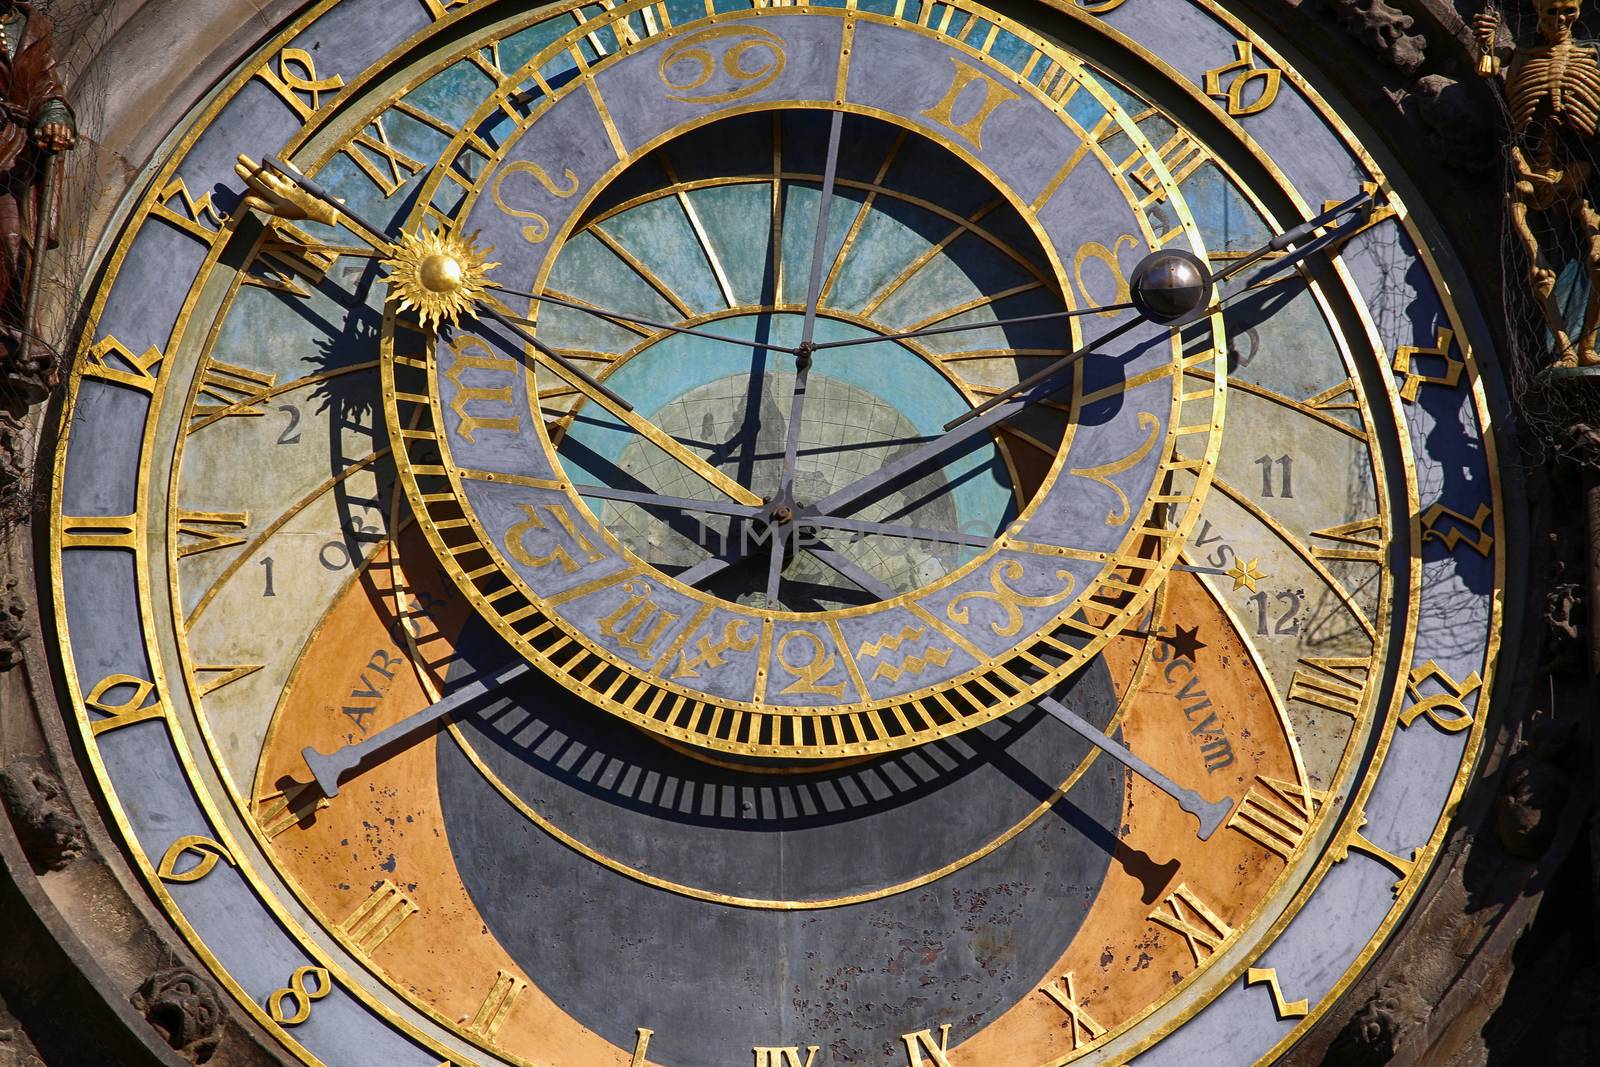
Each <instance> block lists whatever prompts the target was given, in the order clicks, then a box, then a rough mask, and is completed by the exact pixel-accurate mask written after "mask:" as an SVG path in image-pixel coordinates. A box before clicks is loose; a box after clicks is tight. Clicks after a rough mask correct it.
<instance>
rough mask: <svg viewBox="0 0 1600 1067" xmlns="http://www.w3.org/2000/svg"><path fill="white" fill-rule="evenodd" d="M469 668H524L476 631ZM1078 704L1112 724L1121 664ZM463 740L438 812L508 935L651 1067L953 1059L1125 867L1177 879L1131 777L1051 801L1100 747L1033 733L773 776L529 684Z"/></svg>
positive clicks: (547, 982) (1004, 724) (1080, 682)
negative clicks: (923, 1035)
mask: <svg viewBox="0 0 1600 1067" xmlns="http://www.w3.org/2000/svg"><path fill="white" fill-rule="evenodd" d="M460 651H461V653H462V658H461V660H460V661H459V662H458V663H457V665H456V667H455V669H454V670H453V671H452V677H453V678H456V679H459V678H461V677H465V676H468V675H470V674H474V673H476V672H477V671H478V670H479V669H482V668H485V667H489V666H492V665H493V664H494V663H496V662H498V661H500V660H501V659H503V657H504V656H505V655H506V654H507V653H506V652H505V650H504V649H503V648H500V647H498V646H497V644H496V643H495V642H494V641H493V640H492V639H491V638H489V637H487V636H485V635H484V634H483V633H482V632H476V633H475V632H473V631H470V630H469V632H468V633H467V634H466V635H464V640H463V642H462V645H461V646H460ZM1063 699H1064V700H1065V701H1066V702H1068V703H1069V704H1071V705H1072V706H1073V707H1075V708H1076V709H1077V710H1079V711H1080V712H1081V713H1082V714H1084V715H1085V716H1086V717H1088V718H1089V719H1091V720H1092V721H1094V722H1095V723H1096V724H1097V725H1101V726H1104V725H1105V724H1106V723H1107V722H1109V720H1110V718H1111V716H1112V714H1113V711H1114V704H1115V701H1114V698H1113V694H1112V687H1111V680H1110V677H1109V674H1108V673H1107V671H1106V669H1105V667H1104V666H1103V665H1102V664H1098V663H1097V664H1096V665H1094V666H1093V667H1091V668H1090V669H1089V670H1088V671H1086V672H1084V673H1083V674H1081V675H1079V677H1078V678H1077V680H1076V681H1075V682H1074V683H1073V685H1072V686H1071V689H1070V691H1068V692H1066V693H1064V694H1063ZM459 733H460V737H461V739H462V741H463V743H464V745H465V748H464V747H463V745H462V744H456V743H450V742H444V743H441V744H440V746H439V783H440V793H441V799H442V802H443V807H444V812H445V817H446V822H447V825H448V827H449V833H450V841H451V847H452V850H453V854H454V856H455V858H456V863H457V866H458V867H459V868H460V872H461V875H462V878H463V881H464V883H465V885H466V886H467V888H468V891H469V892H470V893H471V895H472V897H473V900H474V903H475V904H476V905H477V907H478V909H479V911H480V912H481V914H482V916H483V919H484V921H485V922H486V923H487V924H488V926H489V929H490V932H491V933H493V934H494V936H495V937H496V938H497V939H498V940H499V941H500V943H501V944H502V945H504V946H505V948H506V949H507V950H508V951H509V952H510V953H511V954H512V956H514V957H515V958H516V959H517V960H518V961H519V963H521V965H522V966H523V967H524V968H525V969H526V971H527V972H528V974H529V975H530V977H532V978H533V980H534V981H535V982H536V983H537V984H538V985H539V986H540V987H541V988H542V989H543V990H544V991H545V992H546V993H547V994H549V995H550V996H551V997H552V998H553V999H554V1000H555V1001H556V1002H557V1003H558V1004H560V1005H561V1006H562V1007H563V1008H564V1009H565V1010H566V1011H568V1012H569V1013H571V1014H572V1015H573V1016H574V1017H575V1018H576V1019H578V1020H579V1021H580V1022H581V1023H583V1024H584V1025H585V1026H588V1027H590V1028H592V1029H594V1030H595V1031H596V1032H598V1033H600V1034H602V1035H603V1036H605V1037H606V1038H607V1039H608V1040H610V1041H612V1042H614V1043H616V1044H618V1045H619V1046H623V1047H629V1048H631V1047H632V1044H633V1038H634V1027H636V1026H642V1027H648V1028H650V1029H653V1030H655V1031H656V1035H655V1037H654V1038H653V1039H652V1043H651V1046H650V1059H651V1060H652V1061H653V1062H660V1063H664V1064H672V1065H683V1067H690V1065H696V1067H697V1065H699V1064H702V1063H704V1062H707V1057H708V1056H713V1055H714V1056H715V1059H716V1061H717V1062H723V1061H726V1062H737V1060H738V1059H739V1058H742V1057H743V1056H747V1055H749V1051H748V1050H749V1049H751V1048H752V1047H755V1046H764V1045H775V1044H796V1043H798V1044H802V1045H806V1044H816V1045H820V1046H822V1047H823V1050H824V1051H823V1052H822V1053H819V1058H818V1061H817V1062H818V1063H838V1064H847V1063H876V1062H880V1061H881V1060H882V1059H883V1057H884V1056H886V1055H889V1054H890V1053H892V1052H893V1049H894V1048H896V1047H900V1043H899V1035H901V1034H904V1033H907V1032H910V1031H912V1030H915V1029H921V1028H922V1027H923V1026H924V1025H930V1024H933V1023H937V1022H939V1021H951V1020H953V1019H959V1020H961V1022H960V1023H959V1025H957V1027H956V1030H955V1031H954V1032H953V1034H952V1041H955V1040H959V1039H960V1037H961V1036H963V1035H965V1034H970V1033H972V1032H974V1031H975V1030H976V1029H978V1028H980V1027H981V1026H983V1025H984V1024H985V1023H986V1022H988V1021H990V1020H992V1019H993V1018H995V1017H997V1016H998V1015H999V1014H1000V1013H1001V1012H1003V1011H1004V1010H1005V1009H1006V1008H1008V1007H1010V1006H1011V1005H1012V1004H1013V1003H1015V1002H1016V1001H1018V1000H1020V999H1022V998H1023V997H1025V996H1027V995H1028V994H1029V993H1030V992H1031V991H1032V990H1033V989H1035V988H1036V987H1037V983H1038V982H1039V981H1040V980H1041V979H1042V978H1044V976H1045V975H1046V973H1047V971H1048V969H1049V968H1050V967H1051V965H1052V964H1053V963H1054V962H1055V961H1056V960H1057V959H1058V958H1059V957H1060V956H1061V954H1062V952H1063V951H1064V950H1065V948H1066V946H1067V944H1068V943H1069V942H1070V941H1071V940H1072V937H1073V935H1074V934H1075V932H1076V931H1077V930H1078V928H1079V927H1080V925H1081V924H1082V922H1083V920H1084V917H1085V915H1086V914H1087V912H1088V910H1089V908H1090V907H1091V906H1092V904H1093V903H1094V900H1095V898H1096V895H1097V893H1098V891H1099V888H1100V886H1101V884H1102V881H1103V879H1104V877H1105V874H1106V871H1107V868H1108V866H1109V865H1110V863H1111V862H1113V857H1114V855H1115V856H1116V857H1117V859H1118V861H1120V862H1122V863H1123V864H1124V866H1128V867H1129V868H1130V869H1132V868H1133V867H1135V866H1138V867H1139V868H1140V869H1141V870H1145V871H1147V872H1148V876H1149V878H1150V879H1151V880H1152V881H1156V880H1164V878H1165V874H1164V873H1162V872H1163V871H1164V868H1156V867H1154V865H1153V864H1150V863H1148V861H1147V860H1145V859H1144V858H1143V857H1133V858H1132V859H1130V858H1129V857H1128V856H1127V855H1126V853H1125V850H1123V849H1122V848H1121V847H1120V846H1119V845H1118V842H1117V839H1116V831H1117V824H1118V821H1119V820H1120V818H1121V815H1122V808H1123V795H1124V786H1125V783H1124V776H1123V773H1122V770H1121V768H1120V767H1119V766H1118V765H1116V764H1114V763H1111V762H1110V761H1108V760H1098V761H1096V762H1094V763H1092V764H1091V765H1090V766H1089V767H1088V769H1087V770H1086V771H1085V772H1084V773H1083V774H1082V775H1081V777H1079V778H1078V780H1077V781H1076V782H1075V783H1074V784H1073V786H1072V788H1071V789H1070V790H1069V791H1068V793H1067V795H1066V796H1065V797H1062V798H1059V799H1056V800H1055V802H1054V804H1050V801H1051V798H1052V797H1053V796H1054V794H1055V792H1056V790H1057V789H1058V787H1059V786H1060V785H1061V784H1062V783H1063V782H1064V781H1066V780H1067V779H1068V777H1069V776H1070V775H1071V774H1072V772H1073V770H1074V768H1076V767H1077V766H1078V764H1079V762H1080V761H1081V759H1082V757H1083V756H1084V755H1085V754H1086V752H1087V746H1086V745H1085V744H1084V743H1083V742H1082V741H1081V740H1079V739H1078V738H1077V737H1076V736H1075V735H1072V734H1071V733H1070V732H1069V731H1067V730H1066V729H1065V728H1064V727H1062V726H1061V725H1060V724H1059V723H1057V722H1055V721H1054V720H1053V719H1050V718H1049V717H1047V716H1044V715H1042V714H1040V713H1038V712H1020V713H1018V714H1017V715H1016V716H1013V717H1011V718H1009V719H1006V720H1004V721H1001V722H997V723H993V724H990V725H988V726H986V727H983V728H980V729H978V730H974V731H970V732H968V733H966V734H963V735H961V736H959V737H955V738H951V739H949V740H946V741H943V742H939V743H937V744H934V745H930V746H927V747H925V748H922V749H919V750H916V751H911V752H905V753H899V754H896V755H893V756H890V757H885V758H881V759H876V760H873V761H870V762H862V763H854V764H850V765H847V766H835V767H832V768H831V769H824V770H818V771H815V772H811V773H762V772H760V771H756V770H742V769H738V768H735V767H730V766H719V765H715V764H713V763H709V762H705V761H703V760H700V759H697V758H694V757H692V756H689V755H686V754H684V753H681V752H678V751H675V750H673V749H670V748H668V747H665V746H664V745H662V744H661V743H660V742H659V741H656V740H654V739H652V738H650V737H648V736H646V735H645V734H643V733H641V732H639V731H636V730H634V729H632V728H631V727H629V726H627V725H626V724H625V723H623V722H621V721H619V720H616V719H614V718H613V717H611V716H609V715H606V714H605V713H603V712H601V711H599V710H598V709H596V708H593V707H591V706H589V705H587V704H585V703H584V702H583V701H581V700H580V699H578V698H576V697H574V696H572V695H571V694H569V693H568V692H567V691H566V690H564V689H561V688H560V687H558V686H556V685H554V684H553V683H551V682H550V681H548V680H547V679H545V678H543V677H542V676H535V677H532V678H529V679H527V680H526V683H525V684H524V685H522V686H521V687H519V688H517V689H515V690H514V691H511V692H508V693H507V694H506V695H505V696H504V697H503V698H502V699H500V700H498V701H496V702H495V703H493V704H491V705H489V706H487V707H486V708H484V709H483V710H481V711H479V712H477V713H475V714H471V715H468V716H466V717H464V718H463V720H462V721H461V722H460V724H459ZM469 752H470V753H471V754H472V755H474V756H475V757H476V761H477V762H476V763H475V762H474V760H473V759H472V758H469ZM480 767H481V769H480ZM486 775H487V776H486ZM490 777H492V778H493V779H497V780H498V787H497V785H496V783H495V782H493V781H491V780H490ZM1045 805H1048V807H1042V806H1045ZM524 808H526V809H528V810H531V811H533V812H535V813H537V815H538V817H540V818H542V819H544V820H546V821H547V822H548V823H549V824H551V825H552V826H553V827H554V828H556V829H557V830H559V831H561V832H564V833H565V834H567V835H570V837H571V838H572V839H574V841H575V842H576V845H577V847H572V846H570V845H568V844H564V843H562V842H561V841H559V840H557V839H556V837H555V836H553V835H552V834H551V833H550V832H548V831H547V830H546V829H543V828H541V827H540V826H539V825H537V824H536V823H535V822H534V821H532V820H531V819H530V818H529V817H528V815H527V814H526V813H525V811H524V810H523V809H524ZM1034 816H1037V817H1034ZM1013 831H1015V835H1014V836H1013V837H1010V838H1009V839H1008V840H1005V841H1004V843H1003V844H1000V845H999V846H998V847H994V846H995V844H996V842H997V841H1000V840H1001V839H1002V838H1004V837H1005V835H1007V834H1009V833H1012V832H1013ZM586 852H587V853H592V854H586ZM597 857H603V858H604V860H605V861H608V862H600V861H599V860H598V859H597ZM1134 860H1141V861H1143V862H1142V863H1138V864H1136V863H1134ZM618 867H621V868H625V869H627V870H630V871H632V872H635V873H634V874H633V875H632V876H630V875H629V874H627V873H623V871H621V870H618V869H617V868H618ZM936 874H942V876H941V877H933V876H934V875H936ZM652 881H653V882H655V884H647V882H652ZM1153 888H1156V887H1152V889H1153ZM707 898H710V899H707ZM726 898H739V899H740V900H742V901H744V903H743V904H738V903H733V902H730V901H729V900H728V899H726ZM758 902H759V903H758ZM556 928H559V929H560V931H561V936H560V937H553V936H551V933H552V931H553V930H555V929H556ZM619 1004H621V1005H632V1006H634V1007H633V1010H632V1013H631V1014H630V1012H629V1011H618V1005H619ZM722 1049H726V1050H727V1053H726V1054H725V1055H724V1054H723V1053H721V1052H720V1051H717V1052H713V1050H722ZM741 1050H742V1051H741ZM901 1054H902V1055H903V1048H902V1052H901Z"/></svg>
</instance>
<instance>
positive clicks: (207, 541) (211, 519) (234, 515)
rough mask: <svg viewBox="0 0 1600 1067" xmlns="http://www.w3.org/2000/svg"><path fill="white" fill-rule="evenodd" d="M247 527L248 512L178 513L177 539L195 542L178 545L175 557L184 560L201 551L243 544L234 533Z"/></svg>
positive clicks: (242, 540) (211, 550) (238, 535)
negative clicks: (189, 539)
mask: <svg viewBox="0 0 1600 1067" xmlns="http://www.w3.org/2000/svg"><path fill="white" fill-rule="evenodd" d="M249 525H250V513H249V512H248V511H179V512H178V536H179V537H180V538H182V537H192V538H196V540H193V541H189V542H187V543H184V542H181V541H180V542H179V544H178V558H179V559H187V558H188V557H190V556H194V555H198V554H199V553H201V552H215V551H216V550H217V549H219V548H232V547H233V546H234V545H242V544H244V536H243V535H242V534H238V533H235V532H234V531H235V530H243V529H245V528H246V527H247V526H249Z"/></svg>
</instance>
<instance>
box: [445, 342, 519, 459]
mask: <svg viewBox="0 0 1600 1067" xmlns="http://www.w3.org/2000/svg"><path fill="white" fill-rule="evenodd" d="M468 349H475V350H476V352H477V353H481V354H469V353H468V351H467V350H468ZM450 350H451V351H452V352H454V353H455V359H454V360H453V361H452V362H451V364H450V369H449V370H447V371H445V375H444V376H445V377H446V378H449V379H450V381H452V382H454V383H455V385H456V391H455V396H454V397H452V398H451V400H450V410H451V411H453V412H455V415H456V417H457V418H458V419H460V420H461V422H460V425H459V426H458V427H457V429H456V432H457V433H459V434H460V435H461V436H462V438H464V439H465V440H466V442H467V443H468V444H477V439H476V438H477V434H478V432H479V431H481V430H503V431H506V432H508V433H520V432H521V430H522V415H521V414H520V413H517V412H515V411H513V412H512V414H510V415H494V416H480V415H472V414H469V413H468V412H467V405H468V404H503V405H505V407H506V408H507V409H511V408H512V405H513V391H512V381H513V379H514V376H515V375H516V373H517V363H516V361H515V360H512V359H510V358H508V357H506V356H501V355H496V354H495V353H494V352H493V351H491V350H490V348H489V346H488V345H487V344H485V343H484V342H483V341H482V340H481V339H479V338H477V337H465V336H463V337H460V338H458V339H456V340H454V341H452V342H450ZM469 371H481V372H485V373H493V374H504V375H506V383H505V384H504V385H501V386H495V387H487V386H481V385H478V386H472V385H467V384H466V383H465V382H464V381H463V380H462V379H463V378H464V377H465V376H466V374H467V372H469Z"/></svg>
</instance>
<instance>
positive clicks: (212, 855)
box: [156, 834, 239, 884]
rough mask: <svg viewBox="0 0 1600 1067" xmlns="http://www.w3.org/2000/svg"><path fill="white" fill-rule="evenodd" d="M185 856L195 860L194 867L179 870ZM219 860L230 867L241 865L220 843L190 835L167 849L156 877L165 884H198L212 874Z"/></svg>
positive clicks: (157, 869) (158, 866) (157, 868)
mask: <svg viewBox="0 0 1600 1067" xmlns="http://www.w3.org/2000/svg"><path fill="white" fill-rule="evenodd" d="M185 856H188V857H191V858H193V860H194V865H193V866H190V867H186V868H184V869H183V870H179V869H178V864H179V862H180V861H182V860H183V858H184V857H185ZM219 860H221V861H223V862H225V863H227V865H228V866H230V867H237V866H238V865H239V864H238V862H237V861H236V860H234V858H233V854H232V853H231V852H229V851H228V850H227V849H226V848H224V847H223V846H222V845H221V844H220V843H219V842H216V841H213V840H211V839H210V838H209V837H200V836H198V835H195V834H190V835H189V836H187V837H180V838H178V839H177V840H176V841H174V842H173V843H172V844H171V845H169V846H168V847H167V851H166V852H165V853H163V854H162V856H161V862H160V863H159V864H157V865H156V876H157V877H159V878H160V879H161V880H162V881H163V882H176V883H179V884H183V883H187V882H198V881H199V880H200V879H202V878H204V877H205V876H206V875H208V874H210V873H211V871H212V869H213V868H214V867H216V865H217V861H219Z"/></svg>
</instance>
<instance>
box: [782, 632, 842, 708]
mask: <svg viewBox="0 0 1600 1067" xmlns="http://www.w3.org/2000/svg"><path fill="white" fill-rule="evenodd" d="M796 641H803V642H805V643H806V644H808V645H810V646H811V658H810V659H808V660H806V661H805V662H804V663H795V662H794V661H793V660H791V659H790V658H789V646H790V645H792V644H794V643H795V642H796ZM838 661H839V657H837V656H835V655H834V654H833V653H832V652H830V651H829V650H828V646H827V645H826V644H824V643H823V640H822V638H820V637H818V636H817V635H816V634H814V633H812V632H811V631H810V630H790V631H789V632H788V633H786V634H784V635H783V640H781V641H779V642H778V662H779V663H781V664H783V669H784V670H786V671H788V672H789V673H790V674H792V675H794V676H795V678H796V681H794V682H793V683H791V684H790V685H789V687H788V688H786V689H784V690H783V692H784V693H785V694H791V693H820V694H821V695H823V696H829V697H833V698H834V699H835V700H840V699H842V698H843V697H844V683H843V682H840V683H839V684H838V685H823V684H822V679H824V678H826V677H827V676H828V675H829V673H831V672H832V671H833V667H834V664H835V663H837V662H838Z"/></svg>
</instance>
